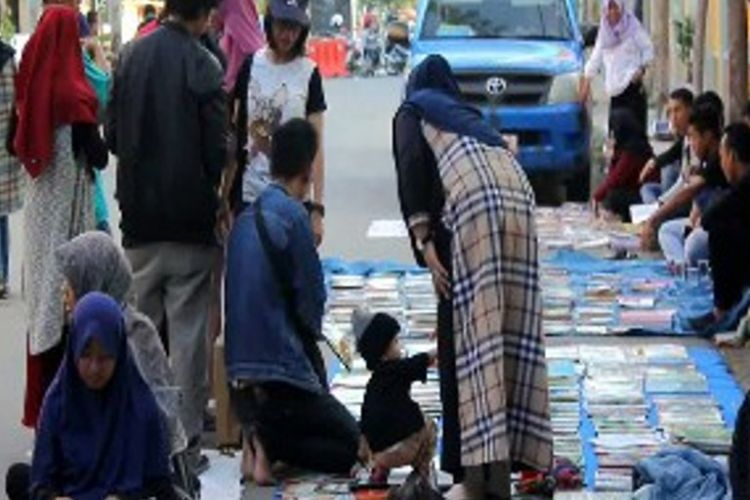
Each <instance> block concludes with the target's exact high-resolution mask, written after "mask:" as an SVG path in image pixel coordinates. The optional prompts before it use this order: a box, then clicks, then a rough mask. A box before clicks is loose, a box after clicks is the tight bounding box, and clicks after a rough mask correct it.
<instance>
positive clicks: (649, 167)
mask: <svg viewBox="0 0 750 500" xmlns="http://www.w3.org/2000/svg"><path fill="white" fill-rule="evenodd" d="M654 170H656V161H655V160H654V159H653V158H651V159H650V160H649V161H647V162H646V164H645V165H644V166H643V170H641V175H640V176H639V177H638V182H639V183H641V184H645V183H646V180H647V179H648V178H649V176H650V175H651V174H652V173H653V172H654Z"/></svg>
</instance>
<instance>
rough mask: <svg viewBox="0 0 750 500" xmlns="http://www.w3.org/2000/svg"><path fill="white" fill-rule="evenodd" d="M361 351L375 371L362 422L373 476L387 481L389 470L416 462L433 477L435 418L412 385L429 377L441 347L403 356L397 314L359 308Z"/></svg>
mask: <svg viewBox="0 0 750 500" xmlns="http://www.w3.org/2000/svg"><path fill="white" fill-rule="evenodd" d="M352 329H353V331H354V335H355V337H356V339H357V351H358V352H359V353H360V355H361V356H362V358H364V360H365V362H366V363H367V369H368V370H370V371H371V372H372V377H371V378H370V381H369V382H368V384H367V390H366V392H365V400H364V404H363V405H362V420H361V422H360V427H361V429H362V434H363V435H364V436H365V438H366V439H367V442H368V444H369V446H370V449H371V451H372V452H373V457H372V458H373V460H372V461H373V466H374V469H373V474H372V479H373V480H374V481H377V482H385V481H386V480H387V478H388V471H389V470H390V469H392V468H395V467H403V466H405V465H411V466H413V467H414V469H415V470H416V471H417V472H418V473H419V474H420V475H421V476H422V477H424V478H425V479H429V475H430V464H431V462H432V458H433V455H434V453H435V441H436V430H435V424H434V422H432V421H431V420H429V419H428V418H426V417H425V416H424V415H423V414H422V410H421V409H420V407H419V405H418V404H417V403H416V402H415V401H414V400H413V399H412V398H411V394H410V391H411V385H412V384H413V383H414V382H416V381H418V380H420V381H422V382H423V383H424V382H426V381H427V369H428V368H429V367H430V366H433V365H434V364H435V362H436V360H437V353H436V352H431V353H422V354H417V355H415V356H412V357H409V358H403V357H402V354H401V344H400V342H399V340H398V333H399V331H400V330H401V327H400V325H399V323H398V321H396V320H395V319H394V318H393V317H392V316H389V315H388V314H384V313H377V314H373V313H371V312H369V311H367V310H364V309H358V310H356V311H355V312H354V314H353V315H352Z"/></svg>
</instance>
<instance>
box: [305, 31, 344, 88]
mask: <svg viewBox="0 0 750 500" xmlns="http://www.w3.org/2000/svg"><path fill="white" fill-rule="evenodd" d="M346 54H347V45H346V41H345V40H342V39H339V38H316V39H313V40H311V41H310V43H309V44H308V56H309V57H310V59H312V60H313V61H315V63H316V64H317V66H318V71H320V76H322V77H323V78H333V77H345V76H349V70H348V69H347V68H346Z"/></svg>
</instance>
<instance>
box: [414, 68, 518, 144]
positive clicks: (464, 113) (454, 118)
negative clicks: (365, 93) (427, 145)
mask: <svg viewBox="0 0 750 500" xmlns="http://www.w3.org/2000/svg"><path fill="white" fill-rule="evenodd" d="M405 104H406V106H408V107H411V108H412V109H414V110H415V111H416V112H417V114H419V116H421V117H422V119H423V120H425V121H426V122H427V123H430V124H431V125H434V126H435V127H437V128H439V129H441V130H445V131H446V132H453V133H455V134H459V135H463V136H468V137H473V138H475V139H476V140H478V141H479V142H482V143H484V144H486V145H488V146H501V147H505V141H503V138H502V136H501V135H500V133H499V132H498V131H497V130H495V129H494V128H492V127H491V126H490V125H489V124H488V123H487V122H486V121H485V120H484V117H483V116H482V113H481V112H480V111H479V110H478V109H476V108H475V107H473V106H470V105H469V104H466V103H465V102H464V100H463V98H462V97H461V91H460V90H459V88H458V84H457V83H456V79H455V77H454V76H453V72H452V71H451V68H450V66H449V65H448V62H447V61H446V60H445V59H444V58H443V57H442V56H438V55H431V56H428V57H427V58H426V59H425V60H424V61H422V62H421V63H420V64H419V66H417V67H416V68H414V70H413V71H412V72H411V75H410V76H409V81H408V82H407V84H406V101H405Z"/></svg>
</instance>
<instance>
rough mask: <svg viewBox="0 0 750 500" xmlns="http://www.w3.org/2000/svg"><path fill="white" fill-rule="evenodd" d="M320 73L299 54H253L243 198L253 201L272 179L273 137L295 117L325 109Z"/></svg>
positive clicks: (248, 100)
mask: <svg viewBox="0 0 750 500" xmlns="http://www.w3.org/2000/svg"><path fill="white" fill-rule="evenodd" d="M325 107H326V105H325V98H324V97H323V89H322V84H321V81H320V74H319V73H318V71H317V68H316V67H315V63H314V62H313V61H312V60H310V59H309V58H307V57H298V58H296V59H294V60H292V61H290V62H288V63H284V64H276V63H274V62H272V61H271V59H270V57H269V54H268V51H267V49H261V50H259V51H258V52H257V53H256V54H255V56H254V57H253V61H252V66H251V67H250V79H249V85H248V94H247V129H248V130H247V133H248V140H247V152H248V155H247V165H246V166H245V172H244V174H243V176H242V200H243V201H244V202H246V203H252V202H254V201H255V199H256V198H257V197H258V196H259V195H260V193H262V192H263V190H264V189H265V188H266V186H267V185H268V183H269V182H270V181H271V172H270V161H269V156H270V144H271V141H270V139H271V136H272V135H273V133H274V132H275V131H276V129H277V128H278V127H279V126H280V125H282V124H283V123H286V122H288V121H289V120H291V119H293V118H307V117H308V116H309V115H311V114H313V113H318V112H321V111H324V110H325Z"/></svg>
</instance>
